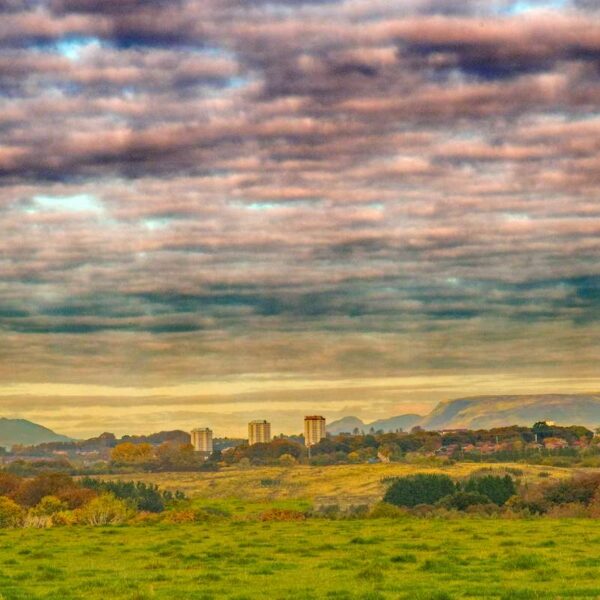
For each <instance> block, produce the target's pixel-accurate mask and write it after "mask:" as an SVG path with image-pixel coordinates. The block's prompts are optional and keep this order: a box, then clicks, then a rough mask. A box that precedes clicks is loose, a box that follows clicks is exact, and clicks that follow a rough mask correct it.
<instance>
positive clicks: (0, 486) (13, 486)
mask: <svg viewBox="0 0 600 600" xmlns="http://www.w3.org/2000/svg"><path fill="white" fill-rule="evenodd" d="M22 481H23V480H22V479H21V478H20V477H19V476H18V475H14V474H13V473H8V472H6V471H2V472H0V496H10V495H11V494H12V493H13V492H15V491H16V490H17V489H18V488H19V486H20V485H21V482H22Z"/></svg>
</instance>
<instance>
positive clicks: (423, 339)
mask: <svg viewBox="0 0 600 600" xmlns="http://www.w3.org/2000/svg"><path fill="white" fill-rule="evenodd" d="M599 105H600V13H599V12H598V11H597V10H596V8H595V5H594V3H593V2H584V1H578V2H544V1H542V0H540V1H537V2H533V1H532V2H521V1H520V2H513V1H510V0H497V1H494V2H490V1H489V0H488V1H486V2H483V1H480V0H470V1H464V0H463V1H460V2H458V1H455V0H436V1H435V2H433V1H431V0H403V1H402V2H400V1H397V2H395V1H389V0H386V1H385V2H384V1H379V0H345V1H338V2H335V1H329V2H327V1H316V0H313V1H302V0H287V1H282V0H281V1H273V0H271V1H269V2H266V1H264V2H263V1H260V0H252V1H251V0H180V1H177V2H164V1H161V0H153V1H147V0H145V1H143V2H142V1H140V0H127V1H123V0H120V1H119V2H113V1H107V0H47V1H45V0H28V1H27V2H13V1H11V0H8V1H4V2H0V106H1V108H2V110H0V132H1V137H0V140H1V141H0V231H1V232H2V235H1V236H0V381H2V382H5V383H6V385H9V384H13V383H61V382H69V383H81V384H87V385H92V384H99V383H101V384H105V383H106V382H107V381H110V382H111V383H112V384H114V385H115V386H119V385H128V386H139V387H140V388H144V387H145V386H157V385H165V384H166V383H169V384H173V385H179V384H183V383H189V382H198V381H201V380H202V379H203V378H206V377H209V378H219V379H220V380H222V381H230V380H231V379H232V378H237V377H241V376H242V377H243V376H250V375H251V376H256V375H260V374H263V375H264V376H267V375H268V377H270V378H272V379H273V380H275V381H276V380H277V379H278V378H286V377H294V378H306V379H308V380H310V379H311V378H312V379H319V380H321V379H323V378H333V379H336V378H340V377H344V378H345V377H355V378H357V379H362V378H365V377H374V376H375V377H390V376H405V375H411V374H415V373H417V374H419V375H423V376H427V375H428V374H429V375H431V376H437V375H438V374H442V373H453V374H464V375H465V377H467V375H470V374H473V373H479V374H481V373H485V374H487V375H488V376H489V377H492V378H493V377H494V374H500V373H511V374H517V375H518V377H517V379H515V381H521V382H522V385H523V386H524V387H525V386H526V382H527V379H528V378H529V377H531V376H536V377H540V378H541V377H544V376H546V375H547V374H549V373H552V374H560V375H561V376H562V375H568V376H570V377H571V378H572V379H573V381H577V380H578V378H581V377H585V376H589V375H593V374H594V373H595V372H596V370H597V364H598V360H599V359H600V345H599V344H598V341H597V340H598V339H599V337H598V335H599V334H600V326H599V325H598V321H599V317H600V198H599V196H600V158H599V157H600V116H599V114H598V106H599ZM515 377H516V375H515ZM519 377H520V379H518V378H519ZM465 381H467V379H465ZM256 389H257V390H258V391H260V389H261V388H260V386H258V388H256ZM514 391H518V390H517V389H515V390H514ZM529 391H531V390H529ZM543 391H552V390H543ZM468 392H469V389H465V390H464V391H463V393H468ZM282 393H283V392H282ZM287 393H288V395H287V397H288V399H289V405H290V408H289V411H291V412H293V411H294V410H295V409H294V406H293V405H294V398H295V396H294V395H293V394H291V392H289V390H288V392H287ZM340 393H342V392H340ZM265 394H267V392H266V391H265ZM284 395H285V394H284ZM415 397H418V398H419V399H420V400H423V401H424V402H425V401H426V400H433V399H434V397H433V396H431V397H427V398H423V397H421V396H419V394H418V393H417V391H415ZM48 402H49V405H50V406H54V405H56V406H57V407H60V406H61V404H60V403H61V400H60V397H57V396H53V397H52V398H50V397H49V399H48ZM90 402H91V401H90ZM268 402H269V398H268V397H267V396H265V407H266V410H268ZM375 404H376V403H375V400H374V396H373V397H371V396H370V394H369V392H365V396H364V401H363V408H364V410H365V411H368V410H369V407H370V406H373V407H375ZM88 405H89V406H90V407H92V406H94V407H95V408H94V411H95V412H94V411H92V409H91V408H90V409H89V410H90V411H91V412H89V414H90V415H91V414H92V412H93V413H94V417H93V418H94V421H95V422H97V418H98V417H97V414H96V413H98V414H100V413H101V412H102V411H101V409H102V404H101V403H100V404H98V405H96V404H93V402H92V403H91V404H90V403H86V402H84V401H83V400H82V404H81V406H82V408H81V410H82V414H81V418H80V419H79V420H78V425H77V427H80V426H81V423H84V422H85V420H86V414H88V413H86V410H88V409H87V408H86V407H87V406H88ZM28 406H31V407H33V406H34V404H31V405H28V404H27V400H26V399H23V411H24V412H26V411H27V410H28ZM273 406H275V405H273ZM377 406H378V407H379V408H377V411H379V413H380V414H383V413H386V412H394V411H396V410H398V409H399V408H400V404H399V403H398V402H396V401H395V400H394V397H393V395H392V396H391V397H390V398H389V399H388V400H387V404H385V403H383V404H378V405H377ZM423 406H425V405H423ZM13 409H14V408H11V410H13ZM32 409H33V408H32ZM325 409H326V407H325V408H324V410H325ZM140 410H141V409H140ZM224 410H225V411H226V412H227V411H229V412H232V410H233V409H231V408H230V407H229V408H228V407H227V406H226V404H224ZM298 410H300V409H298ZM332 410H333V405H332ZM374 410H375V408H374ZM198 411H199V414H201V413H202V400H201V399H200V398H199V399H198ZM240 411H243V408H242V407H240ZM233 412H235V411H233ZM109 413H110V407H109V406H106V413H105V414H106V415H108V414H109ZM139 414H141V413H139ZM290 414H291V413H290ZM90 418H91V417H90ZM136 418H138V417H137V416H134V415H132V416H131V420H130V422H127V424H126V426H124V427H125V429H127V427H130V423H133V422H134V421H135V419H136ZM239 418H240V419H241V418H242V417H241V416H240V417H239ZM243 418H245V414H244V417H243ZM107 419H108V416H107ZM165 419H166V421H168V420H169V417H168V415H166V416H165ZM107 423H108V420H107ZM75 429H77V428H74V429H73V430H75ZM81 429H82V430H83V429H85V428H84V427H83V426H81ZM87 429H89V427H88V428H87Z"/></svg>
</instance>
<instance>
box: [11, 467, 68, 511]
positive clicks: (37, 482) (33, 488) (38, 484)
mask: <svg viewBox="0 0 600 600" xmlns="http://www.w3.org/2000/svg"><path fill="white" fill-rule="evenodd" d="M75 487H77V486H76V484H75V482H74V481H73V479H72V478H71V477H69V475H66V474H65V473H41V474H40V475H37V476H36V477H34V478H33V479H27V480H25V481H24V482H23V483H22V484H21V485H20V487H19V489H17V490H16V491H15V492H14V494H13V498H14V499H15V500H16V501H17V502H18V503H19V504H20V505H21V506H35V505H36V504H38V502H39V501H40V500H41V499H42V498H43V497H44V496H59V497H60V494H61V493H62V492H63V491H65V490H67V489H71V488H75Z"/></svg>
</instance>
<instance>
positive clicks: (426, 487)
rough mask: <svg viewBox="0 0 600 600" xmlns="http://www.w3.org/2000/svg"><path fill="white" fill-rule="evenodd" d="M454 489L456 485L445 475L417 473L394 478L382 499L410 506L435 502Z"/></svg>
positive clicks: (452, 492)
mask: <svg viewBox="0 0 600 600" xmlns="http://www.w3.org/2000/svg"><path fill="white" fill-rule="evenodd" d="M455 491H456V485H455V483H454V482H453V481H452V479H450V477H448V476H447V475H438V474H429V473H417V474H416V475H409V476H408V477H399V478H398V479H396V480H395V481H394V482H393V483H392V484H391V485H390V487H389V489H388V490H387V492H386V493H385V496H384V497H383V501H384V502H387V503H388V504H394V505H395V506H408V507H409V508H412V507H414V506H417V505H418V504H435V503H436V502H437V501H438V500H441V499H442V498H444V497H445V496H450V495H452V494H454V492H455Z"/></svg>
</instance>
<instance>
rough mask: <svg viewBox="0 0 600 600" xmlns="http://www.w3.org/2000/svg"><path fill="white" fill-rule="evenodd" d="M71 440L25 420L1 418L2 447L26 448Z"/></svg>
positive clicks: (0, 437) (0, 442) (0, 435)
mask: <svg viewBox="0 0 600 600" xmlns="http://www.w3.org/2000/svg"><path fill="white" fill-rule="evenodd" d="M70 441H71V438H69V437H67V436H65V435H59V434H58V433H54V431H52V430H51V429H48V428H47V427H43V426H42V425H37V424H36V423H32V422H31V421H27V420H25V419H5V418H0V446H2V447H4V448H7V449H8V448H11V447H12V446H14V445H15V444H23V445H25V446H30V445H37V444H45V443H46V442H70Z"/></svg>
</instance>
